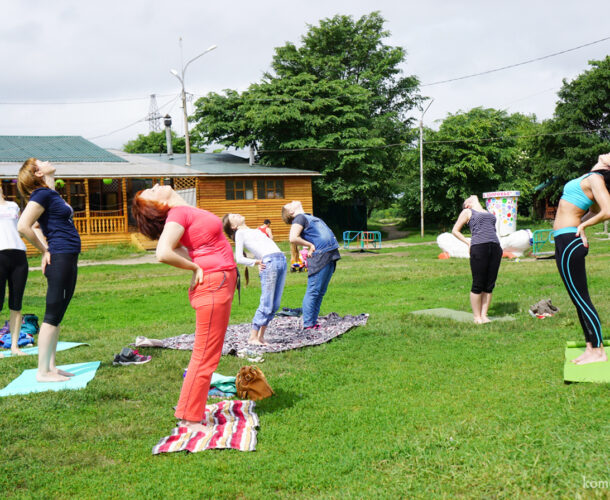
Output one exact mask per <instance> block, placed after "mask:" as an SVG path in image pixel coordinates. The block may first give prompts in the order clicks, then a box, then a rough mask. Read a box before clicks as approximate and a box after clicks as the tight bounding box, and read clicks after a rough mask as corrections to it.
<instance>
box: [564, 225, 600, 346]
mask: <svg viewBox="0 0 610 500" xmlns="http://www.w3.org/2000/svg"><path fill="white" fill-rule="evenodd" d="M588 253H589V249H588V248H587V247H585V246H584V245H583V244H582V239H580V237H579V236H578V237H577V236H576V234H572V233H565V234H560V235H558V236H555V262H556V263H557V269H559V274H560V275H561V279H562V280H563V284H564V285H565V287H566V289H567V290H568V295H569V296H570V298H571V299H572V302H573V303H574V305H575V306H576V312H577V313H578V319H579V320H580V326H582V331H583V333H584V334H585V340H586V341H587V342H590V343H591V344H592V345H593V347H600V346H601V345H602V343H603V341H604V339H603V337H602V324H601V322H600V320H599V315H598V314H597V311H596V310H595V307H594V306H593V303H592V302H591V297H589V288H588V287H587V272H586V270H585V257H586V256H587V254H588Z"/></svg>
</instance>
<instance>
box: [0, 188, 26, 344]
mask: <svg viewBox="0 0 610 500" xmlns="http://www.w3.org/2000/svg"><path fill="white" fill-rule="evenodd" d="M18 219H19V206H18V205H17V203H15V202H13V201H7V200H5V199H4V194H3V192H2V186H1V184H0V311H1V310H2V306H3V304H4V294H5V291H6V285H7V282H8V293H9V295H8V308H9V311H10V312H9V329H10V332H11V354H13V355H23V354H24V353H23V352H21V350H20V349H19V347H18V345H17V342H18V341H19V334H20V333H21V320H22V315H21V305H22V302H23V292H24V291H25V284H26V282H27V279H28V260H27V258H26V256H25V244H24V243H23V240H22V239H21V238H20V237H19V233H18V232H17V220H18ZM0 356H2V354H1V353H0Z"/></svg>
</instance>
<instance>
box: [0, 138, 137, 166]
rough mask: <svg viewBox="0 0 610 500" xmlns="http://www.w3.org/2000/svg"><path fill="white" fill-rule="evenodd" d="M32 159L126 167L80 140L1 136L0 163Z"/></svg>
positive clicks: (86, 141) (108, 154)
mask: <svg viewBox="0 0 610 500" xmlns="http://www.w3.org/2000/svg"><path fill="white" fill-rule="evenodd" d="M32 157H33V158H39V159H41V160H45V161H47V160H48V161H51V162H116V163H126V160H124V159H123V158H120V157H119V156H116V155H114V154H112V153H110V152H109V151H107V150H105V149H102V148H100V147H99V146H96V145H95V144H93V143H92V142H89V141H88V140H87V139H84V138H83V137H80V136H75V135H60V136H24V135H14V136H11V135H0V162H24V161H25V160H27V159H28V158H32Z"/></svg>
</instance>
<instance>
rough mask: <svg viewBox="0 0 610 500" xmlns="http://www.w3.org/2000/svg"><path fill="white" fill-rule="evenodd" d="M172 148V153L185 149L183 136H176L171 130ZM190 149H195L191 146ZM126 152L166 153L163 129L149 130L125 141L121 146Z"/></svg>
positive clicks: (182, 151)
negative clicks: (159, 130) (146, 133)
mask: <svg viewBox="0 0 610 500" xmlns="http://www.w3.org/2000/svg"><path fill="white" fill-rule="evenodd" d="M172 149H173V151H174V153H184V152H185V151H186V146H185V141H184V137H178V136H177V135H176V134H175V133H174V132H173V131H172ZM191 150H192V151H193V152H194V151H197V150H196V149H193V148H191ZM123 151H125V152H126V153H167V141H166V140H165V131H162V132H150V133H149V134H148V135H144V134H138V137H137V138H136V139H132V140H131V141H127V143H126V144H125V145H124V146H123Z"/></svg>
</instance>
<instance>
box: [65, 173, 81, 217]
mask: <svg viewBox="0 0 610 500" xmlns="http://www.w3.org/2000/svg"><path fill="white" fill-rule="evenodd" d="M66 190H69V191H68V193H67V194H68V203H69V204H70V205H72V208H73V209H74V211H75V212H82V211H84V210H85V181H78V180H71V181H69V184H68V186H67V187H66Z"/></svg>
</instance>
